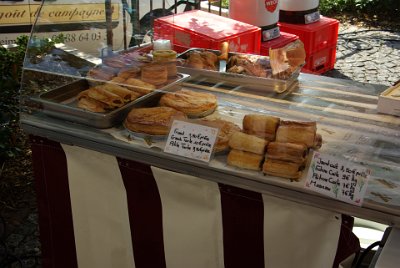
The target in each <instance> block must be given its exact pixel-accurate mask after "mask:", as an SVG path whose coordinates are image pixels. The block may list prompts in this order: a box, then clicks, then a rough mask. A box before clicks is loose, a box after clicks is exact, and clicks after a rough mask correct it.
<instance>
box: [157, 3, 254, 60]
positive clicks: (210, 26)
mask: <svg viewBox="0 0 400 268" xmlns="http://www.w3.org/2000/svg"><path fill="white" fill-rule="evenodd" d="M154 39H155V40H157V39H168V40H171V43H172V44H173V45H176V46H178V47H180V48H182V47H186V48H192V47H200V48H208V49H218V50H219V49H220V46H221V43H222V42H224V41H228V42H229V50H230V51H233V52H243V53H254V54H259V53H260V40H261V29H260V28H259V27H257V26H254V25H250V24H247V23H244V22H240V21H236V20H233V19H230V18H226V17H222V16H218V15H215V14H212V13H209V12H205V11H201V10H192V11H187V12H183V13H180V14H176V15H171V16H166V17H162V18H158V19H156V20H154Z"/></svg>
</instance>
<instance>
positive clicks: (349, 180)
mask: <svg viewBox="0 0 400 268" xmlns="http://www.w3.org/2000/svg"><path fill="white" fill-rule="evenodd" d="M370 174H371V170H370V169H368V168H365V167H361V166H356V165H354V164H352V163H349V162H345V161H342V160H339V159H337V158H335V157H333V156H331V155H327V154H321V153H319V152H314V153H313V156H312V161H311V164H310V168H309V170H308V174H307V180H306V185H305V187H306V188H308V189H310V190H312V191H315V192H318V193H321V194H324V195H327V196H330V197H332V198H335V199H339V200H341V201H343V202H346V203H350V204H353V205H357V206H361V205H362V203H363V200H364V196H365V192H366V189H367V185H368V179H369V176H370Z"/></svg>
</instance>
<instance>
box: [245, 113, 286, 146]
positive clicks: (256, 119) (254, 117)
mask: <svg viewBox="0 0 400 268" xmlns="http://www.w3.org/2000/svg"><path fill="white" fill-rule="evenodd" d="M279 122H280V119H279V118H278V117H274V116H269V115H261V114H247V115H245V116H244V118H243V132H245V133H247V134H250V135H255V136H257V137H260V138H263V139H266V140H268V141H273V140H275V135H276V129H277V128H278V125H279Z"/></svg>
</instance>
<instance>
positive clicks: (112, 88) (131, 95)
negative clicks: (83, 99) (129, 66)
mask: <svg viewBox="0 0 400 268" xmlns="http://www.w3.org/2000/svg"><path fill="white" fill-rule="evenodd" d="M97 87H101V88H103V89H105V90H107V91H109V92H111V93H114V94H116V95H118V96H120V97H121V98H122V99H123V100H124V102H130V101H132V100H136V99H137V98H139V97H140V96H141V95H140V94H139V93H137V92H134V91H131V90H129V89H127V88H124V87H121V86H119V85H115V84H112V83H107V84H104V85H101V86H97Z"/></svg>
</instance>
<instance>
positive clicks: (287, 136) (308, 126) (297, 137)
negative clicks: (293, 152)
mask: <svg viewBox="0 0 400 268" xmlns="http://www.w3.org/2000/svg"><path fill="white" fill-rule="evenodd" d="M316 131H317V124H316V122H296V121H281V122H280V124H279V127H278V130H277V131H276V141H278V142H290V143H303V144H305V145H306V146H307V147H308V148H311V147H313V146H314V141H315V135H316Z"/></svg>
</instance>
